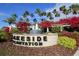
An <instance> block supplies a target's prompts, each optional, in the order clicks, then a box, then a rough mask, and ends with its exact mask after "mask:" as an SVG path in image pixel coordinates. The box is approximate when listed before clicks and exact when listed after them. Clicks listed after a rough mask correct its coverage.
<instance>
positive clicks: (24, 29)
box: [16, 22, 29, 32]
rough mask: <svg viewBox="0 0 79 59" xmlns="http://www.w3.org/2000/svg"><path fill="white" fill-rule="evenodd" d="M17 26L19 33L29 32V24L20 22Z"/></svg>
mask: <svg viewBox="0 0 79 59" xmlns="http://www.w3.org/2000/svg"><path fill="white" fill-rule="evenodd" d="M16 26H17V28H18V29H19V31H21V32H27V31H28V28H27V26H29V23H26V22H18V23H16Z"/></svg>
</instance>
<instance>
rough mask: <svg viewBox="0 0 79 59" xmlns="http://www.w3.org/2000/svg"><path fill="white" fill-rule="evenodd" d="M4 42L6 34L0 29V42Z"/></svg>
mask: <svg viewBox="0 0 79 59" xmlns="http://www.w3.org/2000/svg"><path fill="white" fill-rule="evenodd" d="M3 41H6V33H5V32H4V31H3V30H1V29H0V42H3Z"/></svg>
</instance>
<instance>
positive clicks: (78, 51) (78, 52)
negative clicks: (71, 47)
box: [74, 48, 79, 56]
mask: <svg viewBox="0 0 79 59" xmlns="http://www.w3.org/2000/svg"><path fill="white" fill-rule="evenodd" d="M74 56H79V48H78V50H77V51H76V53H75V54H74Z"/></svg>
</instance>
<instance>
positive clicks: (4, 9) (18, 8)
mask: <svg viewBox="0 0 79 59" xmlns="http://www.w3.org/2000/svg"><path fill="white" fill-rule="evenodd" d="M55 5H56V4H54V3H17V4H15V3H14V4H12V3H5V4H3V3H2V4H1V3H0V28H1V27H3V26H7V25H8V24H7V23H5V22H3V21H2V20H4V19H6V18H7V17H9V16H10V15H11V14H13V13H16V14H17V15H18V16H19V17H20V16H21V15H22V14H23V12H24V11H26V10H27V11H29V12H31V13H32V12H34V11H35V9H36V8H40V9H41V10H47V9H50V8H53V7H54V6H55Z"/></svg>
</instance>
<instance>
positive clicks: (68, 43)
mask: <svg viewBox="0 0 79 59" xmlns="http://www.w3.org/2000/svg"><path fill="white" fill-rule="evenodd" d="M58 44H59V45H62V46H64V47H67V48H72V49H74V48H76V40H75V39H72V38H69V37H66V36H61V37H59V39H58Z"/></svg>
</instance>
